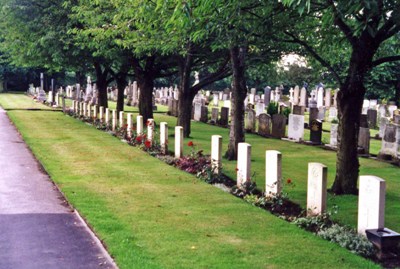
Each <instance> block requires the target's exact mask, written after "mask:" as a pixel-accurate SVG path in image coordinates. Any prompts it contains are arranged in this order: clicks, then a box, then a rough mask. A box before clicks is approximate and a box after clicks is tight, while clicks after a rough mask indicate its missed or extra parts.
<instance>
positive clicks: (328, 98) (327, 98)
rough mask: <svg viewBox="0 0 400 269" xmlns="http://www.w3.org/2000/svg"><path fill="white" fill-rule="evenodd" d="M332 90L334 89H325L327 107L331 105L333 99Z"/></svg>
mask: <svg viewBox="0 0 400 269" xmlns="http://www.w3.org/2000/svg"><path fill="white" fill-rule="evenodd" d="M331 91H332V89H326V90H325V107H330V106H331V99H332V94H331Z"/></svg>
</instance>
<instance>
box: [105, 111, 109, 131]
mask: <svg viewBox="0 0 400 269" xmlns="http://www.w3.org/2000/svg"><path fill="white" fill-rule="evenodd" d="M105 117H106V126H107V127H109V126H110V109H109V108H106V112H105Z"/></svg>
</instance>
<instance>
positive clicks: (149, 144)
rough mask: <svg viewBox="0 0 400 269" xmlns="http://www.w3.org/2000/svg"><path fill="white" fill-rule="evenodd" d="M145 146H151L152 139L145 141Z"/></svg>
mask: <svg viewBox="0 0 400 269" xmlns="http://www.w3.org/2000/svg"><path fill="white" fill-rule="evenodd" d="M144 146H145V147H146V148H150V147H151V141H150V140H146V142H144Z"/></svg>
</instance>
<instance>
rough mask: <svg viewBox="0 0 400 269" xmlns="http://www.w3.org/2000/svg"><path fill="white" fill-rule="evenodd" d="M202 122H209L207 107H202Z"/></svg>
mask: <svg viewBox="0 0 400 269" xmlns="http://www.w3.org/2000/svg"><path fill="white" fill-rule="evenodd" d="M200 121H201V122H207V121H208V107H206V106H201V115H200Z"/></svg>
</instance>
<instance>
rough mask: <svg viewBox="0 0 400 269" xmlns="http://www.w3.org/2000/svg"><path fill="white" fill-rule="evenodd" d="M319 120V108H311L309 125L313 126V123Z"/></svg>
mask: <svg viewBox="0 0 400 269" xmlns="http://www.w3.org/2000/svg"><path fill="white" fill-rule="evenodd" d="M316 119H318V108H316V107H311V108H310V115H309V119H308V124H309V125H311V122H312V121H313V120H316Z"/></svg>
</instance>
